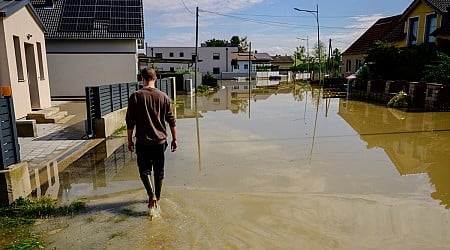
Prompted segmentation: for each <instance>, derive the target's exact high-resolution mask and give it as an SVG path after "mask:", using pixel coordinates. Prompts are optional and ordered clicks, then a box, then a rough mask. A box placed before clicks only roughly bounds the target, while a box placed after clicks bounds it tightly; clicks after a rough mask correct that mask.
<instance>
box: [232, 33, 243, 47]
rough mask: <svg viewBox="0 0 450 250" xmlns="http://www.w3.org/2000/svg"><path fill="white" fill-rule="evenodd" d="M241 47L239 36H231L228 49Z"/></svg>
mask: <svg viewBox="0 0 450 250" xmlns="http://www.w3.org/2000/svg"><path fill="white" fill-rule="evenodd" d="M240 45H241V38H239V36H232V37H231V39H230V47H238V48H239V47H240Z"/></svg>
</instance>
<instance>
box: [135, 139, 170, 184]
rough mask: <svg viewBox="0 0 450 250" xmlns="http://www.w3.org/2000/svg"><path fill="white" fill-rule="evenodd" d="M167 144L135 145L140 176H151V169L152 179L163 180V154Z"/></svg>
mask: <svg viewBox="0 0 450 250" xmlns="http://www.w3.org/2000/svg"><path fill="white" fill-rule="evenodd" d="M166 148H167V142H165V143H163V144H159V145H136V155H137V165H138V167H139V174H140V175H141V176H146V175H151V173H152V168H153V171H154V173H153V174H154V178H155V179H159V180H162V179H164V161H165V157H164V152H165V151H166Z"/></svg>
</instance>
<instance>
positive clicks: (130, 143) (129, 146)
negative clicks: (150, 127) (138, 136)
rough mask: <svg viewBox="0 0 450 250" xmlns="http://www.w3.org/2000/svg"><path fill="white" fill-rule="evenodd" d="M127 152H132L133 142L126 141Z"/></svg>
mask: <svg viewBox="0 0 450 250" xmlns="http://www.w3.org/2000/svg"><path fill="white" fill-rule="evenodd" d="M128 150H130V151H131V152H134V142H133V141H128Z"/></svg>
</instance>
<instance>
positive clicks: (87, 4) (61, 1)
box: [31, 0, 144, 97]
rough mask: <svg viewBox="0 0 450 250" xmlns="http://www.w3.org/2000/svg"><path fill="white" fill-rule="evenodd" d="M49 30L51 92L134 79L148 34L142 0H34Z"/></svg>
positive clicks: (79, 92)
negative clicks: (141, 46) (139, 51)
mask: <svg viewBox="0 0 450 250" xmlns="http://www.w3.org/2000/svg"><path fill="white" fill-rule="evenodd" d="M31 2H32V4H33V6H34V8H35V9H36V11H37V13H38V14H39V16H40V17H41V19H42V20H43V22H44V24H45V27H46V28H47V33H46V34H45V39H46V43H47V55H48V68H49V75H50V80H51V82H50V86H51V95H52V96H55V97H74V96H84V95H85V86H92V85H104V84H111V83H122V82H135V81H136V76H137V73H138V46H139V44H140V42H141V41H142V40H143V39H144V20H143V6H142V0H126V1H119V0H83V1H80V0H31Z"/></svg>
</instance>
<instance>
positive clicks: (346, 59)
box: [341, 15, 401, 76]
mask: <svg viewBox="0 0 450 250" xmlns="http://www.w3.org/2000/svg"><path fill="white" fill-rule="evenodd" d="M400 18H401V15H397V16H392V17H386V18H381V19H379V20H378V21H377V22H375V24H373V25H372V26H371V27H370V28H369V29H368V30H367V31H366V32H364V33H363V34H362V35H361V36H360V37H359V38H358V39H357V40H356V41H355V42H354V43H353V44H352V45H350V47H349V48H348V49H346V50H345V51H344V52H343V53H342V64H343V65H342V66H341V74H343V75H344V76H349V75H351V74H354V73H355V72H356V71H357V70H358V69H359V68H360V67H361V66H362V65H363V64H364V58H365V57H366V56H367V52H368V51H369V49H370V48H372V47H373V45H374V43H375V42H376V41H383V40H384V41H386V37H387V35H388V34H389V33H391V32H392V30H393V29H394V28H396V27H397V26H398V23H399V20H400Z"/></svg>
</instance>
